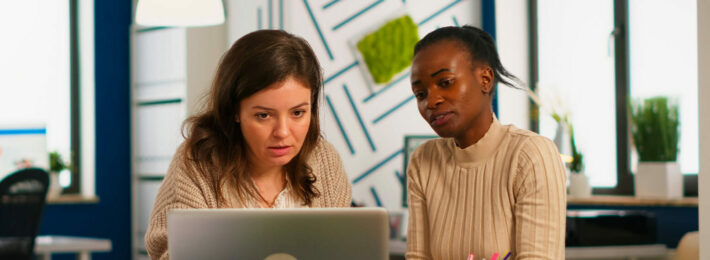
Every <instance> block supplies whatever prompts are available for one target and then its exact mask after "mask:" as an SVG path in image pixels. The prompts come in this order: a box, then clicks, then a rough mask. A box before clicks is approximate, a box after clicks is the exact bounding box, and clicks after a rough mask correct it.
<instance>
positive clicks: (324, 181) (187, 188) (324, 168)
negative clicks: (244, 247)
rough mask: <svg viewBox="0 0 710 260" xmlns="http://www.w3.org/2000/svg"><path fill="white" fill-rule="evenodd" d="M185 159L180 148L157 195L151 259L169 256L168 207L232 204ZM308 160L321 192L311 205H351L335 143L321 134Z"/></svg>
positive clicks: (147, 238)
mask: <svg viewBox="0 0 710 260" xmlns="http://www.w3.org/2000/svg"><path fill="white" fill-rule="evenodd" d="M181 147H182V146H181ZM184 160H185V158H184V157H183V155H182V149H181V148H180V149H178V151H177V152H176V153H175V156H174V157H173V161H172V163H170V167H169V168H168V172H167V175H166V176H165V179H164V180H163V183H162V185H161V186H160V190H159V191H158V195H157V197H156V198H155V204H154V205H153V212H152V213H151V215H150V222H149V225H148V230H147V232H146V235H145V246H146V249H147V250H148V254H149V255H150V257H151V259H169V256H168V233H167V218H166V216H167V213H168V211H169V210H171V209H190V208H227V207H229V205H222V204H220V203H218V201H217V194H216V191H215V190H214V189H213V188H212V185H211V184H210V182H211V180H208V179H205V178H203V177H202V175H201V174H199V173H198V172H197V170H196V168H194V166H192V167H189V169H186V167H185V166H184V163H183V161H184ZM308 164H309V165H310V166H311V168H312V169H313V174H314V175H315V176H316V182H315V184H314V185H315V187H316V188H317V189H318V191H319V192H320V196H319V197H317V198H315V199H314V200H313V203H312V205H311V207H313V208H319V207H321V208H327V207H349V206H350V200H351V193H352V190H351V187H350V181H349V180H348V176H347V175H346V173H345V169H344V168H343V164H342V162H341V160H340V156H338V153H337V151H336V150H335V148H334V147H333V145H331V144H330V143H328V142H327V141H325V140H324V139H322V138H321V139H320V140H319V142H318V145H317V146H316V148H315V149H314V151H313V152H312V154H311V156H310V157H309V160H308Z"/></svg>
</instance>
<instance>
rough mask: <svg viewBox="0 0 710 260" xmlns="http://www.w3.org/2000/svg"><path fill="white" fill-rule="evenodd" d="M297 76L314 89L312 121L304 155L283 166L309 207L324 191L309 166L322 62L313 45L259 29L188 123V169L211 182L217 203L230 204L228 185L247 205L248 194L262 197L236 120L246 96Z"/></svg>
mask: <svg viewBox="0 0 710 260" xmlns="http://www.w3.org/2000/svg"><path fill="white" fill-rule="evenodd" d="M289 77H293V78H294V79H296V80H297V81H299V82H301V83H302V84H304V85H306V86H308V87H310V89H311V122H310V127H309V128H308V132H307V134H306V138H305V140H304V142H303V146H302V148H301V150H300V151H299V153H298V154H297V155H296V157H294V158H293V159H291V161H290V162H289V163H287V164H286V165H285V166H284V169H285V172H286V174H287V177H288V179H289V180H290V181H289V185H290V187H291V189H292V190H293V191H295V192H296V195H297V196H298V197H300V198H301V199H302V200H303V202H304V203H305V205H308V206H310V205H311V203H312V202H313V199H314V198H316V197H318V196H319V195H320V194H319V191H318V190H317V189H316V187H315V186H314V183H315V182H316V177H315V175H314V174H313V170H312V168H311V167H310V166H309V165H308V164H307V163H306V160H307V158H308V157H309V155H310V154H311V152H312V151H313V149H314V148H315V147H316V144H317V143H318V140H319V138H320V124H319V122H320V121H319V119H318V97H319V95H320V92H321V88H322V86H323V78H322V74H321V68H320V64H319V63H318V60H317V58H316V55H315V53H314V52H313V50H312V49H311V47H310V45H308V43H307V42H306V41H305V40H303V39H302V38H300V37H297V36H294V35H292V34H289V33H287V32H284V31H280V30H260V31H255V32H252V33H249V34H247V35H245V36H243V37H242V38H240V39H239V40H237V41H236V42H235V43H234V44H233V45H232V47H231V48H229V50H228V51H227V52H226V53H225V54H224V55H223V56H222V59H221V61H220V63H219V67H218V68H217V73H216V75H215V78H214V80H213V82H212V87H211V90H210V93H209V95H208V96H207V98H208V100H207V103H206V106H205V109H204V111H203V112H202V113H201V114H198V115H196V116H193V117H190V118H188V119H187V120H186V121H185V124H184V125H183V135H184V136H185V138H186V140H185V145H184V147H185V149H184V150H183V152H184V158H185V160H184V162H185V164H186V165H185V166H187V169H190V168H192V167H195V168H196V170H197V172H198V173H199V174H201V175H202V176H203V177H204V178H206V179H207V180H209V182H210V184H211V185H212V188H213V189H214V190H215V191H216V193H217V200H218V202H220V203H224V202H225V196H224V193H223V192H224V191H223V190H222V185H223V184H228V185H230V187H234V190H233V191H231V190H230V191H227V192H235V193H236V195H237V197H238V198H239V199H240V200H241V202H242V204H244V198H245V196H251V197H252V198H259V197H258V194H257V191H256V189H255V187H254V185H253V182H252V181H251V179H250V178H251V177H250V175H249V168H250V162H249V160H248V159H247V151H248V147H247V143H246V140H245V139H244V135H243V133H242V131H241V128H240V126H239V124H238V123H237V122H236V121H235V116H236V115H238V114H239V107H240V104H241V102H242V100H244V99H245V98H248V97H249V96H251V95H253V94H255V93H257V92H259V91H261V90H264V89H266V88H267V87H269V86H270V85H272V84H274V83H278V82H282V81H284V80H286V79H288V78H289Z"/></svg>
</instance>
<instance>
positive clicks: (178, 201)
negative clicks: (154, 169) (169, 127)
mask: <svg viewBox="0 0 710 260" xmlns="http://www.w3.org/2000/svg"><path fill="white" fill-rule="evenodd" d="M180 151H181V150H180V149H178V152H176V155H175V157H174V158H173V161H172V163H170V167H169V168H168V173H167V175H166V176H165V179H164V180H163V183H162V184H161V186H160V190H159V191H158V195H157V196H156V198H155V204H154V205H153V212H152V213H151V216H150V222H149V225H148V230H147V232H146V235H145V245H146V249H147V250H148V254H149V255H150V258H151V259H163V260H164V259H169V257H168V230H167V223H168V221H167V213H168V211H169V210H171V209H189V208H215V207H217V205H216V198H215V196H214V194H213V193H212V192H211V191H209V189H206V187H208V184H207V183H206V182H205V181H204V180H202V179H199V178H194V177H192V176H190V175H189V174H190V173H189V172H188V171H186V169H184V166H183V158H182V156H180V154H181V152H180Z"/></svg>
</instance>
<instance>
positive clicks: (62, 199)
mask: <svg viewBox="0 0 710 260" xmlns="http://www.w3.org/2000/svg"><path fill="white" fill-rule="evenodd" d="M97 203H99V197H96V196H93V197H84V196H82V195H62V196H59V197H56V198H47V204H97Z"/></svg>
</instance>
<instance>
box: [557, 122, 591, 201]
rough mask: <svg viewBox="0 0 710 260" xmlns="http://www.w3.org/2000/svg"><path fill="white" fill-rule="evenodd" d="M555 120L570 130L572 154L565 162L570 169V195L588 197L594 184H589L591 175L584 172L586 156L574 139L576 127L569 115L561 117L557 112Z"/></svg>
mask: <svg viewBox="0 0 710 260" xmlns="http://www.w3.org/2000/svg"><path fill="white" fill-rule="evenodd" d="M553 118H555V121H557V123H558V124H559V125H561V126H562V125H565V126H566V128H567V129H568V130H569V132H568V133H569V143H570V148H571V150H572V151H571V155H570V156H569V158H565V160H564V161H565V163H566V164H567V168H568V169H569V171H570V174H569V184H570V185H569V192H570V197H576V198H586V197H590V196H592V186H591V185H589V177H587V175H585V174H584V161H583V160H582V159H583V158H584V157H583V156H582V154H581V153H580V152H579V150H577V144H576V143H575V141H574V128H573V127H572V124H570V123H569V121H568V120H567V117H566V116H565V117H564V118H560V117H559V116H558V115H557V114H554V115H553Z"/></svg>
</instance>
